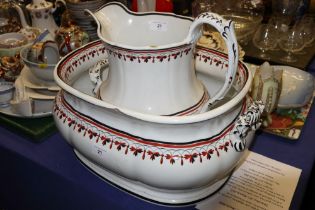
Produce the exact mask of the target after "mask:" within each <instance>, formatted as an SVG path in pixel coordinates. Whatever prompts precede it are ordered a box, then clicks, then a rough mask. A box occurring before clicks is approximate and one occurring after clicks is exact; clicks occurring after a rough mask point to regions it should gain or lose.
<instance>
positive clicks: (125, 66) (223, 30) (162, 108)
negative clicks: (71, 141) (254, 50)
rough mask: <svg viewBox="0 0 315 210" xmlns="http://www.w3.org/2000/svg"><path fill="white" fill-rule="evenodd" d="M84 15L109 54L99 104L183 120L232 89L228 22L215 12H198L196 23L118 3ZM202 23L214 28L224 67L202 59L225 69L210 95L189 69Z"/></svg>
mask: <svg viewBox="0 0 315 210" xmlns="http://www.w3.org/2000/svg"><path fill="white" fill-rule="evenodd" d="M88 12H89V13H90V14H91V15H92V16H93V17H94V19H95V20H96V22H97V24H98V30H97V33H98V36H99V37H100V38H101V39H102V41H103V43H104V49H106V50H107V51H108V55H109V57H108V60H109V73H108V77H107V79H106V80H105V81H103V82H102V84H101V85H100V88H99V91H98V94H99V98H100V99H101V100H103V101H105V102H108V103H110V104H114V105H116V106H119V107H122V108H127V109H129V110H134V111H137V112H141V113H149V114H154V115H167V116H183V115H192V114H197V113H200V112H205V111H207V110H208V107H209V106H211V105H212V104H214V103H215V102H217V101H220V100H221V99H223V98H224V96H225V95H226V93H227V92H228V91H229V89H230V88H231V86H232V84H233V81H234V78H235V75H236V71H237V63H238V45H237V41H236V38H235V33H234V29H233V23H232V22H231V21H226V20H224V19H223V18H222V17H220V16H219V15H217V14H214V13H202V14H200V15H199V16H198V17H196V19H195V20H193V19H192V18H189V17H184V16H178V15H175V14H171V13H157V12H144V13H135V12H131V11H129V10H128V9H127V8H126V7H125V6H124V5H122V4H119V3H108V4H106V5H104V6H103V7H102V8H100V9H99V10H98V11H96V12H94V13H92V12H90V11H88ZM203 24H210V25H212V26H213V27H215V28H216V29H217V30H218V31H219V32H220V34H221V35H222V37H223V38H224V40H225V42H226V45H227V49H228V62H224V61H221V60H220V59H219V58H216V57H215V56H214V57H213V56H211V57H209V58H207V57H205V58H204V59H212V61H213V62H216V63H217V65H222V66H226V65H228V70H227V72H226V73H225V81H224V82H222V83H223V85H222V88H221V89H220V90H219V91H218V92H217V93H216V94H213V95H209V94H208V91H207V90H206V89H205V87H204V85H203V84H202V82H201V81H199V80H198V79H197V77H196V74H195V67H194V47H195V44H196V41H197V39H198V37H199V36H200V34H201V28H202V25H203ZM95 53H97V52H95ZM209 71H211V69H210V67H209Z"/></svg>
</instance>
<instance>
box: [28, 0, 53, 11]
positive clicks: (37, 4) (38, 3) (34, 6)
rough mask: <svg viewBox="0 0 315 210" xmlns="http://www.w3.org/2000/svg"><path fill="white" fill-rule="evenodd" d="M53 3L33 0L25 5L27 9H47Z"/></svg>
mask: <svg viewBox="0 0 315 210" xmlns="http://www.w3.org/2000/svg"><path fill="white" fill-rule="evenodd" d="M52 6H53V4H52V3H51V2H48V1H45V0H33V1H32V3H30V4H28V5H27V6H26V8H27V9H47V8H49V7H52Z"/></svg>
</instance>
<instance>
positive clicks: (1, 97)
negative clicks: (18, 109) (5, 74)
mask: <svg viewBox="0 0 315 210" xmlns="http://www.w3.org/2000/svg"><path fill="white" fill-rule="evenodd" d="M13 93H14V85H13V83H12V82H0V107H6V106H8V105H9V104H10V100H11V99H12V98H13Z"/></svg>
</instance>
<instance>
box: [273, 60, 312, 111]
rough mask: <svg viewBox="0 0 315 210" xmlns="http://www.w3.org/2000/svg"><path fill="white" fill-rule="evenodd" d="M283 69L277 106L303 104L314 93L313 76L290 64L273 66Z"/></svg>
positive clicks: (300, 105) (287, 106) (297, 105)
mask: <svg viewBox="0 0 315 210" xmlns="http://www.w3.org/2000/svg"><path fill="white" fill-rule="evenodd" d="M273 67H274V68H275V70H283V75H282V90H281V94H280V97H279V101H278V107H279V108H297V107H302V106H305V105H306V104H307V103H308V102H309V101H310V99H311V98H312V96H313V93H314V87H315V86H314V77H313V75H311V74H310V73H308V72H306V71H302V70H300V69H297V68H294V67H291V66H273Z"/></svg>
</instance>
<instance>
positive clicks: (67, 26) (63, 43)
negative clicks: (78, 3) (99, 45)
mask: <svg viewBox="0 0 315 210" xmlns="http://www.w3.org/2000/svg"><path fill="white" fill-rule="evenodd" d="M55 41H56V42H57V45H58V48H59V54H60V55H61V56H65V55H66V54H68V53H69V52H71V51H73V50H74V49H77V48H79V47H81V46H83V45H85V44H87V43H88V42H89V35H88V34H87V33H86V32H85V31H84V30H82V29H81V28H80V27H79V26H77V25H76V24H75V23H74V21H73V20H72V19H71V15H70V13H69V12H68V11H65V12H64V13H63V14H62V18H61V26H60V28H59V29H58V30H57V32H56V36H55Z"/></svg>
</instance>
